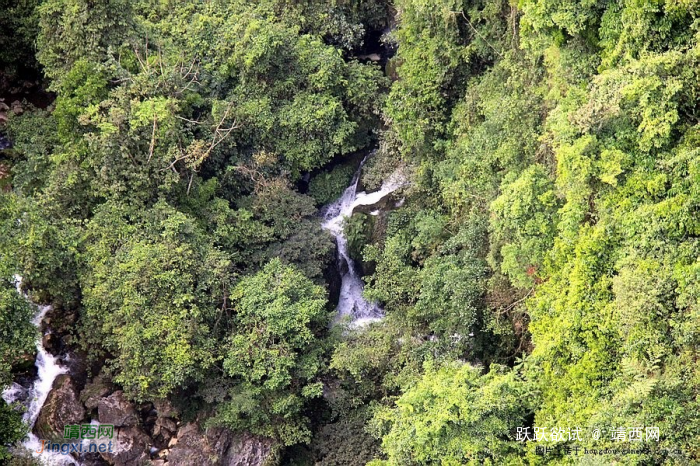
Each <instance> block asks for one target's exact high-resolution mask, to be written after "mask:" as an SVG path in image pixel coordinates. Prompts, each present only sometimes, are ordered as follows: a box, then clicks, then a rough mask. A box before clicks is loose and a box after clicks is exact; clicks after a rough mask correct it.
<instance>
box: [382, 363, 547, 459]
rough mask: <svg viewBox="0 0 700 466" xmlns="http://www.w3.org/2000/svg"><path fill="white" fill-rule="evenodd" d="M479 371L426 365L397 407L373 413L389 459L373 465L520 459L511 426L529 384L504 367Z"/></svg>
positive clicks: (526, 401)
mask: <svg viewBox="0 0 700 466" xmlns="http://www.w3.org/2000/svg"><path fill="white" fill-rule="evenodd" d="M479 372H480V371H479V370H478V369H477V368H475V367H472V366H470V365H468V364H463V365H461V366H460V365H457V364H452V365H449V366H447V367H444V368H441V369H434V368H432V367H427V368H426V371H425V374H424V375H423V377H422V378H421V379H420V380H419V381H418V382H417V383H416V385H415V386H414V387H411V388H410V389H409V390H407V391H406V392H405V393H404V394H403V395H401V397H400V398H399V399H398V400H397V401H396V408H394V409H384V410H382V411H380V412H378V413H377V415H376V416H375V418H374V421H373V423H374V427H375V429H376V430H378V431H379V432H380V433H381V432H383V433H384V436H383V440H382V446H383V449H384V452H385V453H386V454H387V456H388V460H387V461H381V462H380V461H377V462H373V463H371V464H374V465H382V464H386V465H397V466H398V465H402V466H403V465H420V464H440V465H460V464H470V465H471V464H473V465H477V464H523V463H521V461H520V460H519V459H518V458H519V455H520V454H521V453H522V449H523V445H522V443H520V442H516V441H515V435H514V431H515V427H516V426H520V425H522V423H523V422H524V420H525V417H526V416H527V415H528V413H529V411H530V409H531V405H530V404H531V403H532V402H533V401H534V398H533V394H532V393H531V391H530V390H531V389H530V387H529V386H528V385H527V384H525V383H523V382H522V381H519V380H518V379H517V378H516V377H515V375H514V374H513V373H512V372H508V371H507V369H506V368H503V367H498V366H492V367H491V370H490V371H489V373H488V374H487V375H485V376H480V375H479Z"/></svg>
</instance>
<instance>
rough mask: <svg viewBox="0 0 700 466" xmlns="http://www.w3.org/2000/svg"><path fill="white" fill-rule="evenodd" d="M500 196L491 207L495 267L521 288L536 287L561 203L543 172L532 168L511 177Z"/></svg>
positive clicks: (550, 244) (534, 167) (536, 167)
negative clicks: (534, 285)
mask: <svg viewBox="0 0 700 466" xmlns="http://www.w3.org/2000/svg"><path fill="white" fill-rule="evenodd" d="M501 190H502V193H501V195H500V196H499V197H498V198H497V199H496V200H495V201H493V203H492V204H491V211H492V213H493V214H492V217H491V229H492V232H491V241H492V246H491V247H492V250H493V253H494V254H500V260H499V259H493V263H494V264H497V263H500V264H501V271H502V272H503V273H504V274H505V275H507V276H508V278H510V280H511V282H512V283H513V284H514V285H515V286H518V287H521V288H524V287H530V286H532V285H533V284H534V278H535V277H536V276H537V270H538V269H540V268H541V266H542V263H543V260H544V256H545V254H546V252H547V251H548V250H549V249H550V248H551V246H552V244H553V242H554V234H555V225H556V223H557V207H558V200H557V197H556V194H555V193H554V191H553V186H552V183H551V182H550V180H549V178H548V177H547V174H546V173H545V172H544V168H543V167H542V166H541V165H533V166H531V167H529V168H527V169H526V170H525V171H523V172H522V173H521V174H520V176H519V177H518V178H517V179H516V178H515V173H509V174H508V176H506V177H505V178H504V180H503V182H502V185H501Z"/></svg>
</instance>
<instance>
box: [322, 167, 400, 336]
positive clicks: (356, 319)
mask: <svg viewBox="0 0 700 466" xmlns="http://www.w3.org/2000/svg"><path fill="white" fill-rule="evenodd" d="M365 160H366V159H365ZM365 160H362V162H361V163H360V166H359V167H358V169H357V171H356V172H355V175H354V176H353V178H352V181H351V182H350V185H349V186H348V187H347V188H346V189H345V191H344V192H343V194H342V195H341V196H340V197H339V198H338V199H337V200H336V201H335V202H333V203H331V204H328V205H327V206H325V207H324V208H323V209H322V214H323V224H322V225H321V226H322V227H323V228H324V229H325V230H328V231H329V232H330V233H331V234H332V235H333V236H334V237H335V241H336V244H337V245H338V258H337V267H338V271H339V272H340V276H341V286H340V299H339V300H338V307H337V312H338V318H343V317H346V316H350V318H351V322H352V325H353V326H361V325H364V324H366V323H369V322H372V321H375V320H378V319H381V318H382V317H383V315H384V314H383V310H382V309H381V308H380V307H379V306H378V305H377V304H376V303H370V302H368V301H367V300H366V299H365V298H364V297H363V296H362V289H363V287H364V285H363V283H362V278H361V277H360V275H359V274H358V273H357V267H356V266H355V263H354V261H353V260H352V258H351V257H350V253H349V252H348V240H347V238H346V237H345V232H344V231H343V223H344V221H345V219H346V218H349V217H350V216H351V215H352V212H353V210H354V209H355V207H357V206H371V205H374V204H376V203H377V202H379V201H381V200H382V199H383V198H384V197H385V196H387V195H389V194H391V193H392V192H394V191H396V190H397V189H398V188H399V187H401V186H402V185H403V181H402V179H401V177H400V176H399V175H398V173H395V174H394V175H392V176H390V177H389V179H387V180H386V181H385V182H384V183H383V184H382V187H381V188H380V189H379V191H375V192H373V193H366V192H360V193H358V192H357V185H358V183H359V181H360V174H361V172H362V167H363V165H364V163H365Z"/></svg>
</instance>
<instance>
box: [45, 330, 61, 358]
mask: <svg viewBox="0 0 700 466" xmlns="http://www.w3.org/2000/svg"><path fill="white" fill-rule="evenodd" d="M41 344H42V346H43V347H44V349H45V350H46V351H48V352H49V353H51V354H52V355H54V356H58V353H59V352H60V351H61V339H60V338H58V337H57V336H56V335H54V334H53V333H47V334H45V335H44V336H43V337H42V338H41Z"/></svg>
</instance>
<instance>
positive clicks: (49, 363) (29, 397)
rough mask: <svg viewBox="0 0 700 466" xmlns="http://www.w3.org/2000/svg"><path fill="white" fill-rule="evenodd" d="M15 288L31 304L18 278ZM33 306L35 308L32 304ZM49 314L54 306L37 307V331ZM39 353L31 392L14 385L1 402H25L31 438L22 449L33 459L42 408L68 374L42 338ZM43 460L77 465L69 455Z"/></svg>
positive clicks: (46, 455) (38, 446) (50, 455)
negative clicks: (29, 452) (57, 382)
mask: <svg viewBox="0 0 700 466" xmlns="http://www.w3.org/2000/svg"><path fill="white" fill-rule="evenodd" d="M15 284H16V288H17V292H18V293H20V294H22V295H23V296H24V298H25V299H27V300H29V298H28V297H27V296H26V295H24V294H23V293H22V290H21V284H22V277H19V276H15ZM32 305H34V304H33V303H32ZM50 310H51V306H37V313H36V314H35V315H34V318H33V319H32V324H34V326H35V327H37V328H40V326H41V321H42V320H43V319H44V316H46V313H47V312H49V311H50ZM36 350H37V354H36V362H35V363H34V365H35V366H36V367H37V379H36V380H35V381H34V382H33V383H32V385H31V387H29V389H26V388H24V387H22V386H21V385H19V384H17V383H13V384H12V385H10V386H9V387H8V388H6V389H5V390H3V392H2V398H3V399H4V400H5V401H6V402H7V403H13V402H15V401H20V402H22V401H21V400H22V399H24V401H23V404H24V405H25V407H26V411H25V413H24V415H23V416H22V419H23V420H24V422H25V423H26V424H27V425H28V426H29V435H28V437H27V438H26V439H25V441H24V442H22V445H23V446H24V447H26V448H27V449H29V450H30V451H31V452H32V454H33V455H34V456H36V457H39V454H38V453H37V451H38V450H40V449H41V441H40V440H39V438H38V437H37V436H36V435H34V433H33V432H32V431H31V430H32V429H33V428H34V423H35V422H36V419H37V417H38V416H39V412H40V411H41V408H42V406H44V402H45V401H46V397H47V396H49V392H50V391H51V387H52V386H53V382H54V380H56V377H58V376H59V375H60V374H65V373H66V372H67V371H68V370H67V369H66V368H65V367H63V366H61V365H60V364H58V360H57V358H56V357H54V356H53V355H51V354H50V353H49V352H48V351H46V349H45V348H44V346H43V345H42V341H41V338H39V339H38V340H37V342H36ZM25 395H26V396H25ZM41 460H42V462H43V463H44V464H50V465H66V464H74V463H75V461H74V460H73V459H72V458H70V457H67V456H66V455H60V454H56V453H46V452H44V453H43V454H41Z"/></svg>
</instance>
